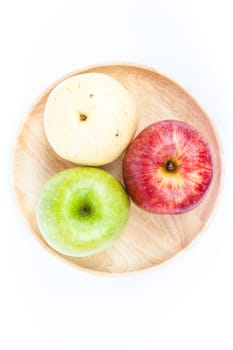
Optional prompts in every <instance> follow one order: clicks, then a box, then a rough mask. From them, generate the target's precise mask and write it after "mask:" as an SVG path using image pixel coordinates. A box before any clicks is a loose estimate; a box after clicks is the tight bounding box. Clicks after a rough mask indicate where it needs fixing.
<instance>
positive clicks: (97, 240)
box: [36, 167, 130, 257]
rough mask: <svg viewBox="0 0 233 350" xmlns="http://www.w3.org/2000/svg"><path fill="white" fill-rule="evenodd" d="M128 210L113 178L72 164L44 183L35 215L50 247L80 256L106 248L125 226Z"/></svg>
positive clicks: (91, 168)
mask: <svg viewBox="0 0 233 350" xmlns="http://www.w3.org/2000/svg"><path fill="white" fill-rule="evenodd" d="M129 210H130V200H129V197H128V195H127V193H126V191H125V189H124V188H123V186H122V185H121V183H120V182H119V181H118V180H117V179H116V178H115V177H113V176H112V175H110V174H109V173H107V172H106V171H104V170H102V169H99V168H93V167H76V168H71V169H67V170H64V171H61V172H60V173H58V174H56V175H55V176H53V177H52V178H51V179H50V180H49V181H48V182H47V183H46V184H45V185H44V187H43V189H42V191H41V193H40V195H39V198H38V202H37V207H36V218H37V223H38V226H39V229H40V232H41V234H42V236H43V237H44V239H45V241H46V242H47V243H48V244H49V245H50V246H51V247H52V248H53V249H55V250H56V251H58V252H60V253H62V254H64V255H69V256H76V257H82V256H88V255H92V254H95V253H98V252H101V251H102V250H104V249H106V248H107V247H109V246H110V245H111V244H112V243H113V242H114V241H115V240H116V239H117V238H118V236H119V235H120V233H121V232H122V230H123V228H124V226H125V225H126V223H127V220H128V217H129Z"/></svg>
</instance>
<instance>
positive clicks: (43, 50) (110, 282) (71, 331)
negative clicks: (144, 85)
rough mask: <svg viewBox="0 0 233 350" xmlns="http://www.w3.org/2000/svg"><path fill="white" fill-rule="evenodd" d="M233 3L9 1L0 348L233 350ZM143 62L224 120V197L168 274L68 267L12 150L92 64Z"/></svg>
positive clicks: (1, 150)
mask: <svg viewBox="0 0 233 350" xmlns="http://www.w3.org/2000/svg"><path fill="white" fill-rule="evenodd" d="M231 5H232V1H230V0H229V1H227V0H221V1H215V0H193V1H190V0H183V1H182V0H170V1H169V0H158V1H156V0H155V1H147V0H143V1H136V0H134V1H127V0H125V1H119V0H118V1H101V0H98V1H88V0H83V1H79V0H76V1H72V0H71V1H69V0H56V1H49V0H47V1H42V0H40V1H39V0H38V1H33V0H31V1H26V0H21V1H11V0H8V1H1V2H0V36H1V40H0V48H1V51H0V63H1V65H0V88H1V94H0V112H1V114H0V118H1V125H0V155H1V175H0V176H1V182H0V183H1V187H0V209H1V210H0V215H1V231H0V237H1V240H0V349H2V350H13V349H17V350H21V349H22V350H29V349H30V350H31V349H33V350H37V349H38V350H39V349H40V350H41V349H45V350H47V349H49V350H60V349H62V350H65V349H82V350H86V349H101V350H105V349H111V350H115V349H133V350H135V349H145V350H151V349H159V350H171V349H177V350H178V349H179V350H186V349H189V350H194V349H195V350H196V349H201V350H202V349H203V350H204V349H212V350H214V349H216V350H217V349H224V350H230V349H231V350H232V349H233V332H232V331H233V330H232V328H233V283H232V280H233V222H232V219H233V205H232V200H233V187H232V179H233V166H232V163H233V157H232V146H233V122H232V119H233V106H232V101H233V90H232V81H233V39H232V37H233V19H232V18H233V10H232V8H231ZM108 61H130V62H138V63H144V64H147V65H150V66H153V67H154V68H156V69H158V70H159V71H160V72H163V73H165V74H166V75H167V76H170V77H171V78H173V79H175V80H176V81H178V82H179V83H180V84H181V85H183V86H184V87H185V88H186V89H187V90H189V91H190V92H191V94H192V95H194V96H195V98H196V99H197V101H199V103H200V104H201V105H202V107H203V108H204V109H205V110H206V111H207V113H208V114H209V115H210V116H211V118H212V119H213V121H214V122H215V124H216V126H217V128H218V130H219V134H220V138H221V141H222V143H223V147H224V153H225V157H224V158H225V167H226V174H225V181H224V192H223V195H222V198H221V201H220V205H219V207H218V210H217V212H216V215H215V217H214V220H213V221H212V223H211V224H210V226H209V228H208V230H206V231H205V233H204V234H203V236H202V238H201V239H199V240H198V242H197V243H196V244H195V245H194V246H193V247H192V248H191V249H190V250H188V252H187V253H185V254H182V255H180V256H179V257H177V258H176V259H175V260H173V261H172V262H170V263H169V264H167V265H165V266H163V267H162V268H160V269H156V270H152V271H149V272H145V273H142V274H139V275H134V276H131V277H115V278H113V277H101V276H95V275H92V274H89V273H84V272H82V271H79V270H77V269H75V268H72V267H70V266H69V265H66V264H65V263H63V262H62V261H60V260H58V259H57V258H55V257H54V256H52V255H50V254H49V253H48V252H47V251H45V250H44V249H43V248H42V247H41V246H40V245H39V244H38V242H37V241H36V240H35V238H34V237H33V235H32V234H31V232H30V231H29V230H28V229H27V228H26V227H25V225H24V223H23V220H22V218H21V216H20V214H19V213H18V211H17V209H16V206H15V203H14V199H13V196H12V189H11V184H10V173H11V154H12V145H13V142H14V139H15V135H16V132H17V130H18V127H19V125H20V123H21V122H22V120H23V118H24V115H25V113H26V111H27V109H28V107H29V105H30V104H31V103H32V102H33V100H34V99H35V98H36V97H37V96H38V95H39V94H40V93H41V92H42V91H43V90H44V89H45V88H46V87H47V86H48V85H49V84H50V83H52V82H53V81H54V80H56V79H57V78H59V77H60V76H62V75H63V74H66V73H68V72H70V71H72V70H75V69H78V68H81V67H83V66H86V65H89V64H95V63H99V62H108Z"/></svg>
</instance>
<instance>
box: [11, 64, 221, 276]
mask: <svg viewBox="0 0 233 350" xmlns="http://www.w3.org/2000/svg"><path fill="white" fill-rule="evenodd" d="M84 72H100V73H105V74H108V75H110V76H112V77H114V78H116V79H118V80H119V81H120V82H121V83H122V84H123V85H124V86H125V87H126V88H128V89H129V91H130V92H131V93H132V94H133V96H134V97H135V99H136V101H137V103H138V108H139V115H140V120H139V127H138V130H137V133H138V132H139V131H140V130H142V129H143V128H144V127H146V126H147V125H149V124H151V123H153V122H155V121H158V120H162V119H179V120H183V121H186V122H188V123H190V124H191V125H193V126H194V127H195V128H197V129H198V130H200V132H201V133H202V134H204V135H205V137H206V138H207V140H208V141H209V143H210V146H211V148H212V154H213V157H214V177H213V181H212V184H211V187H210V190H209V192H208V194H207V196H206V197H205V199H204V201H203V202H202V203H201V205H199V206H198V207H197V208H196V209H194V210H192V211H190V212H188V213H186V214H181V215H175V216H167V215H165V216H161V215H153V214H148V213H146V212H144V211H142V210H140V209H139V208H137V207H136V206H135V205H134V204H133V203H132V206H131V216H130V220H129V223H128V225H127V227H126V229H125V231H124V232H123V233H122V235H121V237H120V238H119V239H118V240H117V241H116V243H114V245H113V246H112V247H111V248H110V249H108V250H106V251H105V252H102V253H100V254H96V255H93V256H91V257H85V258H73V257H68V256H64V255H61V254H59V253H57V252H56V251H54V250H53V249H52V248H50V247H49V246H48V245H47V243H46V242H45V241H44V240H43V238H42V236H41V234H40V232H39V229H38V226H37V223H36V219H35V204H36V201H37V196H38V193H39V191H40V190H41V188H42V186H43V185H44V183H45V182H46V181H47V180H48V179H49V178H50V177H51V176H52V175H54V174H55V173H57V172H59V171H61V170H63V169H65V168H69V167H73V166H75V165H74V164H72V163H69V162H67V161H64V160H62V159H60V158H59V157H58V156H57V155H56V154H55V153H54V151H53V150H52V149H51V148H50V146H49V144H48V142H47V139H46V137H45V134H44V130H43V112H44V106H45V103H46V100H47V98H48V95H49V93H50V91H51V90H52V89H53V88H54V87H55V86H56V85H57V83H58V82H60V81H62V80H64V79H65V78H68V77H71V76H73V75H76V74H78V73H84ZM121 162H122V158H120V159H118V160H116V161H115V162H113V163H111V164H109V165H107V166H104V167H103V168H104V169H106V170H108V171H109V172H110V173H112V174H113V175H115V176H116V177H117V178H118V179H120V181H122V174H121ZM13 177H14V189H15V193H16V197H17V201H18V203H19V206H20V209H21V211H22V213H23V216H24V218H25V220H26V222H27V223H28V225H29V227H30V228H31V231H32V232H33V233H34V235H35V236H36V237H37V239H38V240H39V242H40V243H41V244H42V245H43V246H44V247H45V248H46V249H48V250H49V251H50V252H52V253H53V254H55V255H57V256H59V257H61V258H62V259H63V260H65V261H67V262H70V263H72V264H73V265H75V266H77V267H79V268H82V269H85V270H91V271H96V272H101V273H109V274H123V273H126V272H135V271H139V270H144V269H148V268H151V267H154V266H158V265H160V264H161V263H163V262H165V261H167V260H168V259H170V258H171V257H174V256H175V255H176V254H177V253H179V252H181V251H182V250H184V249H185V248H186V247H187V246H188V245H190V243H191V242H193V240H194V239H195V238H196V237H197V236H198V235H199V234H200V233H201V232H202V231H203V229H204V228H205V227H206V225H207V222H208V221H209V218H210V216H211V214H212V212H213V210H214V208H215V204H216V200H217V197H218V195H219V192H220V188H221V183H222V163H221V148H220V145H219V141H218V138H217V136H216V132H215V130H214V128H213V125H212V123H211V121H210V119H209V118H208V117H207V115H206V114H205V112H204V111H203V110H202V109H201V108H200V107H199V106H198V104H197V103H196V102H195V101H194V99H193V98H192V97H191V96H190V95H189V94H188V93H187V92H185V91H184V90H183V89H182V88H181V87H180V86H178V85H177V84H176V83H174V82H173V81H171V80H170V79H168V78H166V77H165V76H163V75H161V74H159V73H158V72H156V71H155V70H153V69H151V68H149V67H144V66H140V65H133V64H121V63H117V64H104V65H98V66H92V67H87V68H84V69H80V70H78V71H75V72H73V73H70V74H68V75H67V76H65V77H63V78H62V79H60V80H59V81H57V82H55V83H54V84H53V85H51V86H50V87H49V88H48V89H47V90H46V91H45V92H44V93H43V94H42V95H41V96H40V97H39V98H38V99H37V100H36V102H35V103H34V104H33V106H32V107H31V109H30V111H29V112H28V114H27V116H26V119H25V121H24V123H23V125H22V127H21V130H20V132H19V134H18V138H17V140H16V147H15V150H14V158H13Z"/></svg>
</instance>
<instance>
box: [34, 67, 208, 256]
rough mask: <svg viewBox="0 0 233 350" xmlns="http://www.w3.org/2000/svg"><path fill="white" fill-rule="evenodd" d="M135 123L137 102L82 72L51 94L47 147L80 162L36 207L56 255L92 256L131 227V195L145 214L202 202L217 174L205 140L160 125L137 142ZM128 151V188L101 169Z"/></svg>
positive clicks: (176, 124) (108, 81)
mask: <svg viewBox="0 0 233 350" xmlns="http://www.w3.org/2000/svg"><path fill="white" fill-rule="evenodd" d="M137 125H138V112H137V108H136V101H134V99H133V97H132V96H131V94H130V93H129V91H128V90H127V89H126V88H125V87H123V86H122V85H121V83H120V82H118V81H117V80H115V79H113V78H111V77H109V76H107V75H104V74H100V73H86V74H79V75H76V76H73V77H72V78H69V79H66V80H64V81H63V82H61V83H60V84H58V85H57V86H56V87H55V88H54V89H53V91H52V92H51V93H50V95H49V98H48V100H47V103H46V107H45V113H44V128H45V133H46V136H47V139H48V142H49V144H50V145H51V147H52V148H53V150H54V151H55V152H56V153H57V154H58V155H59V156H61V157H62V158H63V159H66V160H69V161H71V162H73V163H76V164H78V166H77V167H74V168H71V169H67V170H64V171H62V172H60V173H58V174H57V175H55V176H53V177H52V178H51V179H50V180H49V181H48V182H47V183H46V184H45V186H44V188H43V189H42V191H41V194H40V196H39V199H38V203H37V209H36V216H37V222H38V225H39V228H40V231H41V234H42V235H43V237H44V239H45V240H46V241H47V243H48V244H49V245H50V246H51V247H53V248H54V249H55V250H57V251H58V252H60V253H62V254H65V255H69V256H87V255H91V254H95V253H97V252H100V251H102V250H104V249H106V248H107V247H109V246H110V245H111V244H112V243H113V242H114V241H115V240H116V239H117V238H118V237H119V235H120V233H121V232H123V229H124V228H125V226H126V223H127V220H128V217H129V214H130V199H129V197H130V198H131V199H132V200H133V201H134V202H135V203H136V204H137V205H138V206H139V207H140V208H142V209H144V210H146V211H148V212H151V213H154V214H170V215H172V214H181V213H184V212H186V211H189V210H191V209H193V208H194V207H196V206H197V205H198V204H199V203H200V202H201V200H202V199H203V198H204V195H205V194H206V193H207V190H208V188H209V185H210V183H211V179H212V175H213V163H212V157H211V153H210V148H209V145H208V143H207V141H206V140H205V138H204V137H203V136H202V135H200V133H199V132H198V131H197V130H195V129H194V128H193V127H192V126H191V125H188V124H186V123H184V122H181V121H178V120H162V121H159V122H156V123H154V124H152V125H149V126H148V127H147V128H146V129H144V130H142V131H141V132H140V133H139V134H138V135H137V137H136V138H135V139H134V140H133V138H134V135H135V133H136V131H137ZM124 152H125V153H124ZM123 153H124V158H123V165H122V172H123V179H124V185H125V188H124V187H123V186H122V184H121V183H120V182H119V181H118V180H117V179H116V178H114V177H113V176H112V175H111V174H109V173H108V172H106V171H104V170H102V169H100V168H97V166H102V165H105V164H107V163H110V162H112V161H114V160H115V159H117V158H118V157H119V156H121V155H122V154H123Z"/></svg>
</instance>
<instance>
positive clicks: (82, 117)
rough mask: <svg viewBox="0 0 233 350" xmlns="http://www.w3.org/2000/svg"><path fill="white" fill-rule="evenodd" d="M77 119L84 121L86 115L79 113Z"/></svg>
mask: <svg viewBox="0 0 233 350" xmlns="http://www.w3.org/2000/svg"><path fill="white" fill-rule="evenodd" d="M79 119H80V120H81V121H85V120H86V119H87V116H86V115H85V114H80V115H79Z"/></svg>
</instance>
